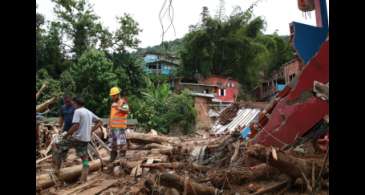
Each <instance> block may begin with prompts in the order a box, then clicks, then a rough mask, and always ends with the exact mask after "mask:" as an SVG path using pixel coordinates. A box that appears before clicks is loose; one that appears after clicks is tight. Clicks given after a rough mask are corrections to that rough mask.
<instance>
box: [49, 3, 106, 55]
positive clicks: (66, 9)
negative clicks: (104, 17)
mask: <svg viewBox="0 0 365 195" xmlns="http://www.w3.org/2000/svg"><path fill="white" fill-rule="evenodd" d="M52 1H53V2H54V3H55V4H56V6H55V8H54V12H55V13H56V15H57V17H58V18H59V19H60V23H61V24H62V27H63V29H65V32H66V33H67V35H68V38H69V39H71V40H72V42H73V46H72V52H74V54H75V55H76V56H75V57H76V59H77V58H78V57H80V56H81V55H82V53H83V52H84V51H85V50H87V49H88V48H90V47H91V46H95V45H96V44H97V41H98V34H99V33H100V32H101V31H102V30H103V28H102V26H101V24H100V23H99V22H98V19H99V17H98V16H96V15H95V13H94V10H93V8H92V6H91V4H90V3H89V2H87V1H86V0H52Z"/></svg>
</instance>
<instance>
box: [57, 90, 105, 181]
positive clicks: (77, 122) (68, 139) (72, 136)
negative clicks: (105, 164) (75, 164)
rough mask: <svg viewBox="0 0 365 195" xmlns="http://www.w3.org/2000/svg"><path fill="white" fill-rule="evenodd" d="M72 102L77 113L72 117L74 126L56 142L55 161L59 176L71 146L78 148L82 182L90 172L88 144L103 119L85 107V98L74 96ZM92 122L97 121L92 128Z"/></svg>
mask: <svg viewBox="0 0 365 195" xmlns="http://www.w3.org/2000/svg"><path fill="white" fill-rule="evenodd" d="M72 104H73V105H74V107H75V113H74V116H73V119H72V126H71V128H70V129H69V130H68V131H67V134H66V135H65V136H64V137H63V138H62V140H61V141H60V142H59V143H56V144H55V148H54V150H53V163H54V167H55V169H56V175H57V176H59V171H60V168H61V164H62V161H64V160H65V159H66V157H67V152H68V150H69V149H70V148H75V149H76V154H77V156H78V157H80V158H81V159H82V173H81V177H80V182H81V183H84V182H86V180H87V175H88V173H89V157H88V152H87V149H88V148H87V146H88V144H89V143H90V141H91V134H92V132H93V131H95V130H96V129H97V128H99V127H100V126H101V125H102V121H101V119H100V118H99V117H97V116H96V115H95V114H94V113H92V112H91V111H90V110H88V109H86V108H85V107H84V100H83V99H82V98H80V97H76V98H73V100H72ZM92 123H96V124H95V125H94V127H93V128H92Z"/></svg>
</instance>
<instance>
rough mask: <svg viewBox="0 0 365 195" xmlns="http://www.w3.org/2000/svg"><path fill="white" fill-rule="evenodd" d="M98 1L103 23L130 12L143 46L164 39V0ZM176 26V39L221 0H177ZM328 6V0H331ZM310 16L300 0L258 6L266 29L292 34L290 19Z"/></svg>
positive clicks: (49, 10) (170, 35) (42, 9)
mask: <svg viewBox="0 0 365 195" xmlns="http://www.w3.org/2000/svg"><path fill="white" fill-rule="evenodd" d="M89 1H90V2H91V3H92V5H94V11H95V13H96V15H98V16H99V17H100V20H101V21H102V23H103V25H104V26H106V27H108V29H109V30H111V31H114V30H115V29H116V28H117V21H116V17H117V16H121V15H123V13H129V14H130V15H131V16H132V17H133V18H134V19H135V20H136V21H137V22H138V23H139V26H140V28H141V29H142V30H143V31H142V32H141V33H140V34H139V39H140V40H141V43H140V45H139V46H140V47H147V46H153V45H158V44H160V43H161V33H162V29H161V25H160V22H159V17H158V16H159V12H160V9H161V7H162V5H163V2H164V0H89ZM254 1H255V0H225V13H226V14H227V15H230V14H231V12H232V10H233V8H234V7H235V6H237V5H239V6H241V8H242V10H245V9H247V7H248V6H249V5H250V4H251V3H252V2H254ZM36 2H37V4H38V9H37V11H38V12H39V13H41V14H43V15H44V16H45V18H46V20H55V15H54V13H53V7H54V4H53V3H52V2H51V0H36ZM172 5H173V8H174V21H173V23H174V26H175V29H176V36H175V34H174V31H173V29H172V28H171V29H170V30H169V31H168V32H167V34H166V35H165V38H164V39H165V40H174V39H176V38H181V37H183V36H184V35H185V34H186V33H187V32H188V29H189V26H190V25H193V24H196V23H198V22H199V21H200V18H201V16H200V13H201V11H202V7H203V6H207V7H208V9H209V12H210V13H211V15H213V16H214V15H215V13H216V10H217V8H218V6H219V0H173V1H172ZM327 8H328V0H327ZM309 14H310V17H309V16H307V17H305V16H304V15H303V12H301V11H300V10H299V9H298V5H297V0H262V1H261V2H260V3H259V4H258V6H257V7H256V8H255V9H254V15H255V16H262V17H263V18H264V19H265V21H266V23H267V26H266V31H265V33H273V32H274V31H275V30H277V32H278V34H280V35H288V34H289V23H290V22H292V21H297V22H301V23H304V24H310V25H315V13H314V11H312V12H310V13H309ZM168 25H169V20H168V15H166V17H165V20H164V26H168Z"/></svg>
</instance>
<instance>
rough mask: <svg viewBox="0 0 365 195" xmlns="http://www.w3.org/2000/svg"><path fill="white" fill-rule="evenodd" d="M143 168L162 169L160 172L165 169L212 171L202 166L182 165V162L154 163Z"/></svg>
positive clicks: (193, 164) (143, 165)
mask: <svg viewBox="0 0 365 195" xmlns="http://www.w3.org/2000/svg"><path fill="white" fill-rule="evenodd" d="M141 167H143V168H151V169H160V170H164V169H180V168H185V169H186V168H187V167H189V168H192V169H194V170H196V171H202V172H206V171H208V170H209V169H211V168H210V167H208V166H202V165H198V164H195V163H192V164H190V165H189V164H186V163H182V162H172V163H153V164H142V165H141Z"/></svg>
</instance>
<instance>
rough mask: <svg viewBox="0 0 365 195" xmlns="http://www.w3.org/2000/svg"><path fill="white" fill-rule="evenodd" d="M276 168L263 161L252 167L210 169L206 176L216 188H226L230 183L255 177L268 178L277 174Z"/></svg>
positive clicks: (238, 182)
mask: <svg viewBox="0 0 365 195" xmlns="http://www.w3.org/2000/svg"><path fill="white" fill-rule="evenodd" d="M277 173H278V170H277V169H275V168H273V167H271V166H269V165H267V164H265V163H263V164H259V165H256V166H254V167H250V168H249V167H229V168H228V169H226V170H225V169H218V170H211V171H209V172H208V177H209V178H210V181H211V182H212V184H213V185H214V186H215V187H217V188H222V187H223V186H224V187H225V188H226V189H228V188H230V186H228V185H227V180H228V183H230V184H237V185H242V184H244V183H247V182H249V181H253V180H256V179H262V178H265V177H267V178H269V177H272V176H273V175H275V174H277Z"/></svg>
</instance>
